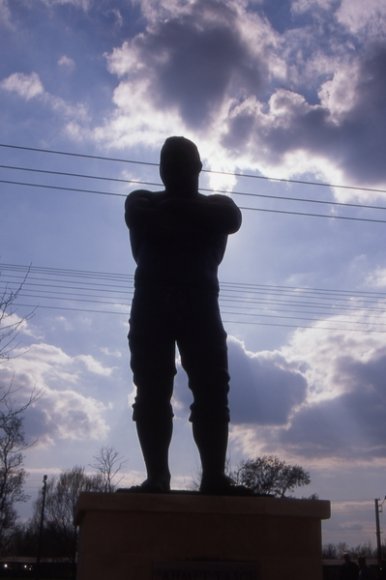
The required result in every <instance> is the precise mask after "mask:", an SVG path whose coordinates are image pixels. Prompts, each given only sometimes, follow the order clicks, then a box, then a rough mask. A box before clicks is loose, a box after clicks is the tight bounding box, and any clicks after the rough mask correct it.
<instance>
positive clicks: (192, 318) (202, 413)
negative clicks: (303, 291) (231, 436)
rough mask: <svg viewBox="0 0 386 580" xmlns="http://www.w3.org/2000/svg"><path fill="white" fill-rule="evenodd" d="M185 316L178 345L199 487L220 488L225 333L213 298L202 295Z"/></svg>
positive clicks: (223, 482) (225, 418)
mask: <svg viewBox="0 0 386 580" xmlns="http://www.w3.org/2000/svg"><path fill="white" fill-rule="evenodd" d="M185 320H186V324H185V329H184V331H183V332H181V334H180V335H179V339H178V347H179V350H180V354H181V362H182V366H183V367H184V369H185V371H186V372H187V375H188V377H189V387H190V389H191V390H192V393H193V398H194V402H193V404H192V407H191V411H192V412H191V417H190V420H191V422H192V424H193V436H194V440H195V442H196V445H197V447H198V451H199V454H200V459H201V466H202V479H201V491H208V492H211V493H212V492H213V493H215V492H216V491H219V492H221V491H223V490H224V487H229V480H228V478H227V477H226V476H225V463H226V452H227V445H228V425H229V408H228V391H229V374H228V360H227V345H226V333H225V331H224V328H223V326H222V322H221V318H220V314H219V311H218V305H217V300H216V299H210V298H208V297H204V299H203V300H200V301H199V303H195V304H194V305H193V308H191V309H190V311H189V316H188V317H187V318H186V319H185Z"/></svg>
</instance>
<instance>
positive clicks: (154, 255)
mask: <svg viewBox="0 0 386 580" xmlns="http://www.w3.org/2000/svg"><path fill="white" fill-rule="evenodd" d="M201 169H202V163H201V160H200V155H199V152H198V150H197V147H196V145H195V144H194V143H193V142H192V141H189V140H188V139H186V138H184V137H170V138H168V139H166V141H165V143H164V145H163V147H162V150H161V156H160V175H161V179H162V181H163V183H164V186H165V189H164V191H157V192H152V191H147V190H136V191H133V192H132V193H130V194H129V195H128V197H127V199H126V204H125V220H126V224H127V226H128V228H129V230H130V241H131V248H132V253H133V257H134V259H135V262H136V264H137V267H136V272H135V291H134V297H133V302H132V307H131V315H130V331H129V346H130V351H131V368H132V371H133V379H134V384H135V386H136V389H137V392H136V398H135V403H134V405H133V408H134V413H133V419H134V421H135V422H136V428H137V433H138V438H139V442H140V446H141V450H142V453H143V458H144V461H145V466H146V470H147V479H146V480H145V481H144V482H143V483H142V485H141V486H138V488H137V489H138V491H144V492H154V493H162V492H168V491H169V490H170V471H169V463H168V451H169V445H170V441H171V437H172V428H173V411H172V406H171V397H172V393H173V380H174V376H175V374H176V367H175V349H176V346H177V347H178V350H179V353H180V357H181V364H182V367H183V368H184V369H185V371H186V373H187V376H188V379H189V388H190V389H191V391H192V395H193V404H192V405H191V415H190V421H191V422H192V426H193V437H194V441H195V443H196V445H197V447H198V451H199V454H200V459H201V465H202V475H201V484H200V492H202V493H205V494H227V493H228V492H229V490H230V488H231V482H230V480H229V478H228V477H227V476H226V475H225V473H224V470H225V460H226V450H227V443H228V424H229V408H228V390H229V374H228V361H227V346H226V333H225V331H224V328H223V325H222V321H221V317H220V311H219V305H218V293H219V283H218V277H217V269H218V266H219V264H220V262H221V260H222V258H223V256H224V252H225V247H226V243H227V236H228V234H233V233H235V232H237V230H238V229H239V228H240V225H241V212H240V210H239V209H238V207H237V206H236V204H235V203H234V202H233V201H232V199H231V198H230V197H227V196H225V195H203V194H201V193H199V191H198V181H199V174H200V171H201Z"/></svg>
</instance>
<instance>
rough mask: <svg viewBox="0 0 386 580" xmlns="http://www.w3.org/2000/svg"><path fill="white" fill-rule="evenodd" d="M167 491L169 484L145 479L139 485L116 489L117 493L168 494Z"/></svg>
mask: <svg viewBox="0 0 386 580" xmlns="http://www.w3.org/2000/svg"><path fill="white" fill-rule="evenodd" d="M169 491H170V484H169V483H165V482H164V481H157V480H154V481H153V480H150V479H145V481H144V482H142V483H141V484H140V485H132V486H131V487H123V488H120V489H117V492H118V493H168V492H169Z"/></svg>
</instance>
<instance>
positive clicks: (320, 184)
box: [0, 143, 386, 193]
mask: <svg viewBox="0 0 386 580" xmlns="http://www.w3.org/2000/svg"><path fill="white" fill-rule="evenodd" d="M0 147H3V148H8V149H19V150H24V151H34V152H37V153H49V154H54V155H64V156H69V157H79V158H85V159H95V160H99V161H115V162H118V163H130V164H136V165H149V166H153V167H158V165H159V163H157V162H154V161H139V160H134V159H127V158H119V157H107V156H103V155H90V154H87V153H75V152H70V151H58V150H54V149H41V148H38V147H27V146H23V145H11V144H8V143H0ZM203 171H204V172H206V173H214V174H217V175H229V176H230V177H246V178H250V179H264V180H267V181H278V182H281V183H295V184H298V185H315V186H318V187H330V188H337V189H352V190H355V191H367V192H373V193H386V189H382V188H375V187H365V186H357V185H342V184H333V183H327V182H323V181H308V180H302V179H289V178H282V177H270V176H267V175H257V174H255V173H254V174H249V173H240V172H232V171H219V170H213V169H203Z"/></svg>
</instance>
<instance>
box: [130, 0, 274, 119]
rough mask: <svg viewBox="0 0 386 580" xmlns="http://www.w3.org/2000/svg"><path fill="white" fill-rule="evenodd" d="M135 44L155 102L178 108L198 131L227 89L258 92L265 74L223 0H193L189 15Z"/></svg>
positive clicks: (157, 26) (163, 25)
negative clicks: (209, 0)
mask: <svg viewBox="0 0 386 580" xmlns="http://www.w3.org/2000/svg"><path fill="white" fill-rule="evenodd" d="M131 47H132V48H133V49H134V50H135V52H136V54H137V56H138V58H139V59H140V61H141V63H142V65H143V67H144V68H143V74H144V75H145V77H146V79H147V80H150V91H149V97H150V98H151V100H152V102H153V103H154V104H155V106H156V107H157V108H160V109H169V108H176V109H177V110H178V112H179V113H180V115H181V117H182V118H183V119H184V121H185V123H186V124H187V125H189V126H191V127H192V128H196V129H197V128H198V129H199V128H203V127H205V126H206V125H207V124H208V122H210V121H211V120H212V118H213V117H215V115H216V113H218V112H219V108H220V107H221V105H222V103H223V101H224V99H225V98H226V96H227V94H228V92H229V91H230V92H232V93H238V92H239V91H241V92H242V93H246V94H248V93H253V94H255V93H256V92H257V91H258V90H259V86H260V84H261V78H262V76H265V75H264V74H263V73H262V70H264V69H265V67H264V66H263V65H262V63H261V62H259V61H257V60H256V58H253V57H252V55H251V50H250V47H249V46H248V43H247V42H246V41H245V40H244V39H243V37H242V35H241V32H240V27H239V24H238V17H237V13H236V11H235V10H234V9H232V8H231V7H230V6H227V4H226V3H223V2H218V1H212V2H208V1H205V2H195V3H194V5H193V6H192V8H191V11H190V12H189V13H181V14H178V15H176V16H175V17H172V18H169V19H167V20H163V21H161V22H158V23H157V24H154V25H152V26H151V27H149V28H148V29H147V31H146V32H145V33H143V34H140V35H138V36H137V37H136V38H135V39H134V40H133V41H132V43H131Z"/></svg>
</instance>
